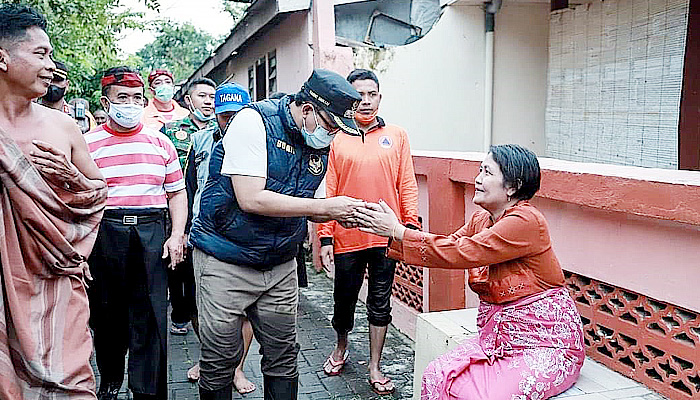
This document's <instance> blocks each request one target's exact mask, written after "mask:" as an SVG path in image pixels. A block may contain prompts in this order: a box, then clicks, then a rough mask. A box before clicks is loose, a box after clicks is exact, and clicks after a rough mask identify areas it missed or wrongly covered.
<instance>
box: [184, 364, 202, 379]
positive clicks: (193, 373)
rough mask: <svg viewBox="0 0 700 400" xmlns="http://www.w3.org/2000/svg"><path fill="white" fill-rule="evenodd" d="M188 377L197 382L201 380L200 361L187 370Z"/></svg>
mask: <svg viewBox="0 0 700 400" xmlns="http://www.w3.org/2000/svg"><path fill="white" fill-rule="evenodd" d="M187 379H189V380H191V381H195V382H196V381H198V380H199V363H197V364H195V365H194V366H193V367H192V368H190V369H188V370H187Z"/></svg>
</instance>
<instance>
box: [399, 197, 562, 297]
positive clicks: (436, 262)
mask: <svg viewBox="0 0 700 400" xmlns="http://www.w3.org/2000/svg"><path fill="white" fill-rule="evenodd" d="M387 256H388V257H390V258H393V259H397V260H403V261H406V262H407V263H409V264H415V265H424V266H427V267H434V268H452V269H469V287H470V288H471V289H472V290H473V291H474V292H475V293H477V294H478V295H479V298H480V299H481V300H484V301H487V302H489V303H505V302H509V301H513V300H517V299H520V298H523V297H525V296H529V295H531V294H535V293H539V292H541V291H544V290H547V289H551V288H554V287H561V286H563V285H564V273H563V272H562V270H561V266H560V265H559V261H558V260H557V257H556V256H555V255H554V251H553V250H552V242H551V239H550V237H549V228H548V227H547V222H546V221H545V219H544V216H543V215H542V213H540V212H539V210H537V209H536V208H535V207H533V206H532V205H531V204H530V203H528V202H526V201H522V202H519V203H518V204H516V205H515V206H513V207H510V208H508V209H507V210H506V212H505V214H504V215H503V217H501V218H500V219H499V220H498V221H496V222H495V223H493V222H492V221H491V217H490V215H489V213H488V212H486V211H478V212H476V213H474V215H472V217H471V219H470V220H469V222H468V223H467V224H466V225H464V226H463V227H462V228H460V229H459V230H457V231H456V232H455V233H453V234H451V235H449V236H444V235H433V234H430V233H424V232H417V231H411V230H410V229H407V230H406V233H405V234H404V237H403V240H402V241H401V242H398V241H393V242H392V243H391V246H390V247H389V249H388V251H387Z"/></svg>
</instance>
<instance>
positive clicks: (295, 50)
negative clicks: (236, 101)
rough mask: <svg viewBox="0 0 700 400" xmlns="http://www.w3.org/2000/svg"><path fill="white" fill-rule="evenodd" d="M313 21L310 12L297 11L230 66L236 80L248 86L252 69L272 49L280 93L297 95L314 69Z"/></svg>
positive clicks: (235, 59)
mask: <svg viewBox="0 0 700 400" xmlns="http://www.w3.org/2000/svg"><path fill="white" fill-rule="evenodd" d="M310 20H311V17H310V15H309V13H307V12H297V13H293V14H291V15H290V16H289V17H287V18H286V19H284V20H283V21H282V22H281V23H280V25H279V26H277V27H275V28H274V29H272V30H270V31H269V32H267V33H266V34H265V35H263V36H262V37H261V38H258V39H257V40H256V41H254V42H252V43H251V44H250V45H249V46H248V47H246V48H245V49H244V50H243V51H241V52H239V54H237V55H236V56H235V57H234V58H233V59H232V60H231V61H229V64H228V67H227V75H230V74H231V73H233V74H234V76H233V79H232V81H233V82H236V83H239V84H241V85H243V87H246V88H247V87H248V67H250V66H251V65H253V63H254V62H255V60H257V59H258V58H260V57H262V56H264V55H266V54H267V53H268V52H270V51H272V50H276V51H277V91H279V92H286V93H295V92H297V91H298V90H299V89H300V88H301V85H302V84H303V83H304V82H305V81H306V79H308V78H309V76H310V75H311V71H312V69H313V62H312V56H313V54H312V50H311V47H310V46H309V43H310V33H309V32H310Z"/></svg>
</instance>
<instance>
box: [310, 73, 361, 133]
mask: <svg viewBox="0 0 700 400" xmlns="http://www.w3.org/2000/svg"><path fill="white" fill-rule="evenodd" d="M301 89H302V90H303V91H304V92H305V93H306V94H308V95H309V97H310V98H311V101H312V102H313V103H315V104H316V105H318V106H319V107H321V108H322V109H323V110H324V111H326V112H328V114H330V116H331V117H332V118H333V121H335V123H336V124H338V126H339V127H340V129H342V130H343V131H344V132H345V133H348V134H350V135H356V136H359V135H361V132H360V130H359V129H358V128H357V125H356V124H355V111H356V110H357V106H358V105H359V104H360V100H362V96H360V94H359V93H358V92H357V90H355V88H354V87H352V85H351V84H350V83H348V81H347V80H346V79H345V78H343V77H342V76H340V75H338V74H336V73H335V72H333V71H329V70H327V69H315V70H314V71H313V73H312V74H311V77H310V78H309V80H307V81H306V83H304V86H302V87H301Z"/></svg>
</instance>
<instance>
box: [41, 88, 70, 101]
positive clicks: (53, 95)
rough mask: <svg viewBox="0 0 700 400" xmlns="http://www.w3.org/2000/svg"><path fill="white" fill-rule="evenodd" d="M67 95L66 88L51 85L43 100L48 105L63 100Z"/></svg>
mask: <svg viewBox="0 0 700 400" xmlns="http://www.w3.org/2000/svg"><path fill="white" fill-rule="evenodd" d="M65 94H66V88H64V87H58V86H56V85H49V90H48V91H47V92H46V94H45V95H44V97H42V99H43V100H44V101H45V102H47V103H55V102H57V101H59V100H61V99H62V98H63V96H64V95H65Z"/></svg>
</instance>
